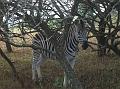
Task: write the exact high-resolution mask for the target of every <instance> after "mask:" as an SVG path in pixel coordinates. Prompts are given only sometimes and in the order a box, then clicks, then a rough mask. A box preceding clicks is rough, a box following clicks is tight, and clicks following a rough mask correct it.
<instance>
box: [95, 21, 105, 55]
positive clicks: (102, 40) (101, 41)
mask: <svg viewBox="0 0 120 89" xmlns="http://www.w3.org/2000/svg"><path fill="white" fill-rule="evenodd" d="M105 27H106V23H105V21H104V19H101V20H100V22H99V34H98V37H97V41H98V44H99V46H98V49H99V51H98V56H99V57H102V56H104V55H105V54H106V43H107V42H106V38H105Z"/></svg>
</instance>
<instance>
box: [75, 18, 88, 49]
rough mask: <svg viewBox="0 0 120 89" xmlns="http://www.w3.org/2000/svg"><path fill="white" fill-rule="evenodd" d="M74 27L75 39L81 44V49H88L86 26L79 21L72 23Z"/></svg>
mask: <svg viewBox="0 0 120 89" xmlns="http://www.w3.org/2000/svg"><path fill="white" fill-rule="evenodd" d="M74 23H75V27H76V39H77V40H78V42H79V43H81V44H82V48H83V49H84V50H85V49H87V48H88V38H87V36H88V24H87V23H85V22H84V21H83V20H81V19H77V20H75V21H74Z"/></svg>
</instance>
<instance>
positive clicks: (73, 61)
mask: <svg viewBox="0 0 120 89" xmlns="http://www.w3.org/2000/svg"><path fill="white" fill-rule="evenodd" d="M69 63H70V66H71V67H72V69H73V68H74V65H75V60H74V59H71V60H70V61H69ZM69 84H70V80H69V79H68V76H67V74H66V73H65V72H64V81H63V87H65V88H67V86H68V85H69Z"/></svg>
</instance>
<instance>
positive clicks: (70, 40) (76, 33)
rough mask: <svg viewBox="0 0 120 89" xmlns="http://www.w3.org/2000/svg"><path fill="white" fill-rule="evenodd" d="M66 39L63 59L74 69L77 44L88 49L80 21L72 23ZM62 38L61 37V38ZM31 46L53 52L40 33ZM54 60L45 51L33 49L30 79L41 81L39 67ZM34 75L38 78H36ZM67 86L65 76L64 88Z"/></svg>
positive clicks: (82, 23) (83, 28) (52, 46)
mask: <svg viewBox="0 0 120 89" xmlns="http://www.w3.org/2000/svg"><path fill="white" fill-rule="evenodd" d="M66 35H67V36H66V37H67V38H66V41H65V45H64V47H65V51H64V54H65V57H66V59H67V60H68V62H69V63H70V65H71V67H72V68H73V67H74V64H75V55H76V53H77V51H78V44H79V43H82V44H83V45H84V44H85V45H86V46H84V47H85V49H86V48H87V47H88V44H87V30H86V27H85V24H84V22H83V21H82V20H77V21H76V22H74V23H72V24H71V26H70V28H69V31H68V34H66ZM61 37H62V36H61ZM59 39H60V38H59ZM32 44H33V45H36V46H39V47H42V48H45V49H47V50H50V51H52V52H55V47H54V45H53V44H52V43H51V41H50V40H49V39H48V38H47V37H46V36H45V35H44V34H43V33H41V32H39V33H38V34H36V35H35V37H34V38H33V41H32ZM48 58H50V59H54V58H55V57H54V56H53V55H52V54H51V53H48V52H47V51H44V50H40V49H36V50H34V49H33V60H32V61H33V62H32V74H33V75H32V78H33V80H35V79H36V78H39V79H41V78H42V75H41V71H40V65H41V64H42V63H43V62H44V61H45V60H46V59H48ZM36 74H37V76H38V77H36ZM66 85H67V76H66V75H65V76H64V86H66Z"/></svg>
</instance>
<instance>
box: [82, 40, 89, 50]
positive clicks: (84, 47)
mask: <svg viewBox="0 0 120 89" xmlns="http://www.w3.org/2000/svg"><path fill="white" fill-rule="evenodd" d="M82 48H83V50H86V49H87V48H88V42H87V41H84V42H83V44H82Z"/></svg>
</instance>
